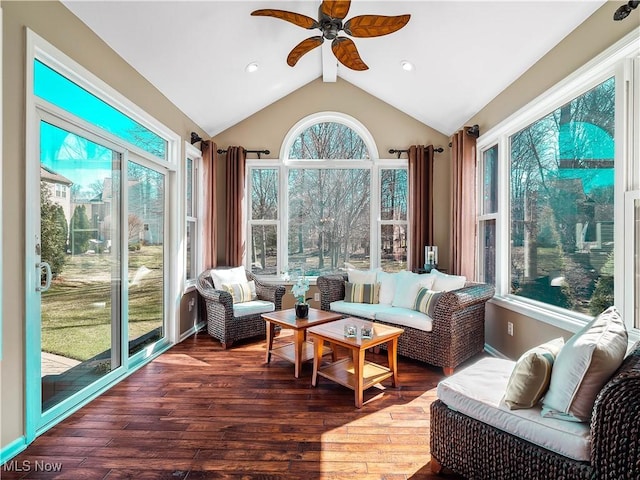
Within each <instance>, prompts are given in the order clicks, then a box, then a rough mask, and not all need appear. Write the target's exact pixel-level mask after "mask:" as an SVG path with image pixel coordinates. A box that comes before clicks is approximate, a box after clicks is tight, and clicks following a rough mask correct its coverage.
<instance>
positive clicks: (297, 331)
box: [262, 308, 343, 378]
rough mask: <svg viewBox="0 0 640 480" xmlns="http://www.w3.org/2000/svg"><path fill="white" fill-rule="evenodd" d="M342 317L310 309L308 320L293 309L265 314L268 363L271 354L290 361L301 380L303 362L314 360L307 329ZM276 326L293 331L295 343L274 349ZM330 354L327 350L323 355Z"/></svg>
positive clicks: (263, 315) (337, 314)
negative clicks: (297, 314) (299, 316)
mask: <svg viewBox="0 0 640 480" xmlns="http://www.w3.org/2000/svg"><path fill="white" fill-rule="evenodd" d="M342 317H343V315H341V314H339V313H332V312H325V311H323V310H317V309H315V308H310V309H309V315H308V316H307V318H298V317H296V312H295V310H294V309H293V308H290V309H288V310H278V311H276V312H269V313H263V314H262V318H264V320H265V322H266V323H267V351H266V358H265V360H266V363H269V362H270V361H271V354H273V355H276V356H277V357H280V358H283V359H285V360H288V361H290V362H291V363H293V364H294V375H295V377H296V378H299V376H300V369H301V366H302V362H306V361H307V360H311V359H312V358H313V345H311V342H307V335H306V332H307V329H308V328H309V327H312V326H314V325H321V324H324V323H327V322H333V321H334V320H338V319H340V318H342ZM275 325H280V327H281V328H287V329H291V330H293V342H291V343H285V344H283V345H279V346H277V347H276V348H273V337H274V336H275V335H274V333H275V332H274V330H275ZM328 353H331V350H330V349H329V348H325V350H324V353H323V354H324V355H326V354H328Z"/></svg>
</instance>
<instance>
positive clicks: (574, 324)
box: [489, 296, 640, 344]
mask: <svg viewBox="0 0 640 480" xmlns="http://www.w3.org/2000/svg"><path fill="white" fill-rule="evenodd" d="M489 303H491V304H493V305H496V306H498V307H501V308H506V309H507V310H511V311H512V312H516V313H518V314H520V315H525V316H527V317H530V318H533V319H534V320H537V321H539V322H542V323H546V324H548V325H553V326H554V327H557V328H561V329H563V330H567V331H568V332H572V333H575V332H577V331H578V330H580V329H581V328H582V327H584V326H585V325H586V324H587V323H588V322H589V321H591V320H592V319H593V317H590V316H588V315H580V316H578V314H576V315H575V316H572V315H567V314H564V313H562V312H559V311H554V310H550V309H548V308H543V307H541V306H538V305H534V304H530V303H528V302H523V301H521V300H518V299H516V298H514V297H498V296H496V297H493V298H492V299H491V300H489ZM627 332H628V334H629V343H630V344H633V343H635V342H637V341H640V330H639V329H637V328H633V327H631V326H629V325H627Z"/></svg>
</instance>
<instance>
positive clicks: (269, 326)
mask: <svg viewBox="0 0 640 480" xmlns="http://www.w3.org/2000/svg"><path fill="white" fill-rule="evenodd" d="M265 323H266V324H267V354H266V358H265V360H266V362H267V363H269V362H270V361H271V348H272V347H273V337H274V333H275V330H276V327H275V325H274V324H273V323H271V322H270V321H268V320H266V321H265Z"/></svg>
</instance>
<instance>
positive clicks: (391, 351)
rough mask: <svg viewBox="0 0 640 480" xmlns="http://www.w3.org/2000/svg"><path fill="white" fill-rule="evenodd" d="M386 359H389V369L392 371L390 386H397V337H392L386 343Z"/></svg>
mask: <svg viewBox="0 0 640 480" xmlns="http://www.w3.org/2000/svg"><path fill="white" fill-rule="evenodd" d="M387 360H388V361H389V370H391V371H392V372H393V376H392V377H391V386H393V387H397V386H399V383H398V339H397V338H394V339H393V340H391V341H390V342H388V343H387Z"/></svg>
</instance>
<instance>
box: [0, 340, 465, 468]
mask: <svg viewBox="0 0 640 480" xmlns="http://www.w3.org/2000/svg"><path fill="white" fill-rule="evenodd" d="M286 336H287V335H286V331H284V332H283V334H282V336H281V337H278V338H277V339H276V342H279V341H285V340H287V339H286ZM264 348H265V342H264V340H259V339H257V340H253V341H250V342H245V343H238V344H234V346H233V347H232V348H231V349H228V350H222V348H221V346H220V343H219V342H217V341H215V340H213V339H212V338H211V337H209V336H208V335H207V334H206V332H201V333H198V334H196V335H194V336H192V337H190V338H189V339H187V340H186V341H184V342H182V343H181V344H179V345H177V346H175V347H174V348H172V349H171V350H169V351H168V352H166V353H164V354H163V355H161V356H160V357H158V358H157V359H155V360H154V361H153V362H151V363H150V364H148V365H146V366H145V367H143V368H141V369H140V370H139V371H137V372H136V373H134V374H133V375H131V376H130V377H129V378H127V379H125V380H124V381H122V382H121V383H119V384H118V385H116V386H114V387H113V388H111V389H110V390H109V391H108V392H106V393H105V394H104V395H102V396H101V397H100V398H98V399H96V400H94V401H93V402H92V403H91V404H89V405H87V406H86V407H84V408H82V409H81V410H79V411H78V412H76V413H75V414H73V415H72V416H70V417H69V418H67V419H66V420H64V421H63V422H61V423H60V424H58V425H57V426H55V427H53V428H52V429H51V430H49V431H48V432H47V433H45V434H44V435H42V436H41V437H39V438H38V439H36V441H35V442H33V443H32V444H31V445H30V446H29V447H28V448H27V449H26V450H25V451H24V452H22V453H21V454H20V455H18V456H17V457H15V458H13V459H12V461H11V462H7V463H6V464H5V465H3V466H2V467H1V468H0V478H2V479H18V478H19V479H54V478H55V479H58V478H59V479H64V480H74V479H87V480H98V479H125V478H127V479H129V478H131V479H143V480H144V479H172V480H176V479H177V480H197V479H264V480H285V479H287V480H288V479H290V480H297V479H300V480H309V479H349V480H367V479H385V480H396V479H397V480H399V479H412V480H420V479H433V478H442V477H435V476H433V475H432V474H431V471H430V466H429V460H430V457H429V405H430V403H431V402H432V401H433V399H434V398H435V393H436V385H437V383H438V381H439V380H440V379H441V378H443V375H442V370H441V369H437V368H435V367H431V366H429V365H425V364H423V363H420V362H414V361H411V360H408V359H405V358H402V357H400V358H399V362H398V363H399V381H400V387H399V388H395V389H394V388H392V387H390V381H389V380H387V381H385V382H383V385H384V386H383V387H380V388H379V386H376V387H372V388H370V389H368V390H367V391H365V393H364V402H365V403H364V406H363V407H362V409H356V408H355V406H354V394H353V391H351V390H348V389H346V388H345V387H342V386H340V385H337V384H334V383H332V382H330V381H328V380H326V379H319V381H318V386H317V387H316V388H314V387H312V386H311V372H312V366H311V363H310V362H308V363H306V364H304V366H303V368H302V374H301V376H300V378H298V379H296V378H295V377H294V375H293V365H292V364H290V363H288V362H286V361H284V360H280V359H278V358H274V359H272V360H271V363H270V364H268V365H267V364H265V363H264ZM367 359H370V360H373V361H375V362H377V363H381V364H383V365H386V354H384V352H383V354H379V355H375V354H373V353H371V352H367ZM47 470H49V471H47ZM55 470H57V471H55ZM445 478H447V479H450V480H453V479H457V478H460V477H456V476H453V475H450V476H447V477H445Z"/></svg>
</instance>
